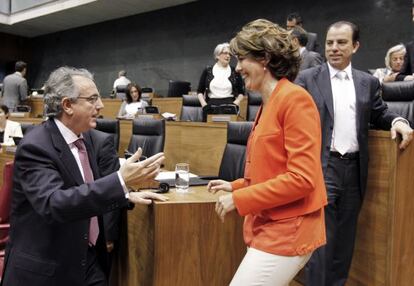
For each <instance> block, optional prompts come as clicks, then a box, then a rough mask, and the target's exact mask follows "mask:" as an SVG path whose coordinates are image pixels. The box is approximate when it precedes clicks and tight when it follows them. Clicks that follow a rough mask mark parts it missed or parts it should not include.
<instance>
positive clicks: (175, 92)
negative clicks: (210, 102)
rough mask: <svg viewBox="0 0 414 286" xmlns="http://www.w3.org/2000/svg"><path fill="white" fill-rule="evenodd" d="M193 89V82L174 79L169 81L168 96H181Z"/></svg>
mask: <svg viewBox="0 0 414 286" xmlns="http://www.w3.org/2000/svg"><path fill="white" fill-rule="evenodd" d="M190 90H191V83H189V82H188V81H178V80H176V81H173V80H170V81H169V82H168V95H167V96H168V97H181V96H182V95H183V94H188V92H189V91H190Z"/></svg>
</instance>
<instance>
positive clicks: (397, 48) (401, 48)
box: [385, 44, 406, 70]
mask: <svg viewBox="0 0 414 286" xmlns="http://www.w3.org/2000/svg"><path fill="white" fill-rule="evenodd" d="M402 51H403V52H404V54H405V53H406V49H405V47H404V45H403V44H399V45H396V46H394V47H392V48H390V49H389V50H388V51H387V53H386V54H385V66H386V67H387V69H390V70H392V68H391V55H392V54H393V53H396V52H402Z"/></svg>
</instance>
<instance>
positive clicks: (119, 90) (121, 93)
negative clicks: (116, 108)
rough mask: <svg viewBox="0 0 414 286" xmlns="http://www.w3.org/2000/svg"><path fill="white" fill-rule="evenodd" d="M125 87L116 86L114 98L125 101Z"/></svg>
mask: <svg viewBox="0 0 414 286" xmlns="http://www.w3.org/2000/svg"><path fill="white" fill-rule="evenodd" d="M126 88H127V86H126V85H117V86H116V87H115V96H116V98H120V99H122V100H126Z"/></svg>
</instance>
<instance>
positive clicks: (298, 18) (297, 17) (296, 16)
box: [287, 12, 303, 25]
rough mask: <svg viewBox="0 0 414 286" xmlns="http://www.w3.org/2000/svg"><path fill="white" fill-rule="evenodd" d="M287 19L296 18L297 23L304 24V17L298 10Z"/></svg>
mask: <svg viewBox="0 0 414 286" xmlns="http://www.w3.org/2000/svg"><path fill="white" fill-rule="evenodd" d="M287 20H288V21H293V20H296V25H303V21H302V17H301V16H300V15H299V13H298V12H293V13H290V14H289V15H288V16H287Z"/></svg>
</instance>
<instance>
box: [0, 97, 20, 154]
mask: <svg viewBox="0 0 414 286" xmlns="http://www.w3.org/2000/svg"><path fill="white" fill-rule="evenodd" d="M8 118H9V108H8V107H7V106H6V105H1V106H0V143H1V145H3V146H11V145H15V142H14V140H13V137H20V138H22V137H23V132H22V127H21V125H20V123H19V122H15V121H11V120H9V119H8Z"/></svg>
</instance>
